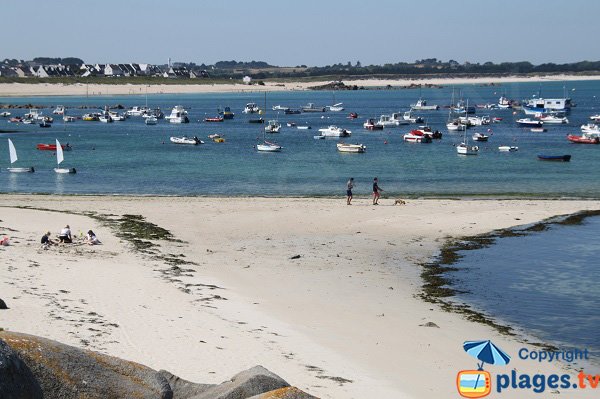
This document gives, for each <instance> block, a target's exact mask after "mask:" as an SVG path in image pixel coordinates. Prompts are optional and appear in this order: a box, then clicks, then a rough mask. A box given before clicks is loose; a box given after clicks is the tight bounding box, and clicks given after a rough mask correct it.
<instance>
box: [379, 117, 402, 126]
mask: <svg viewBox="0 0 600 399" xmlns="http://www.w3.org/2000/svg"><path fill="white" fill-rule="evenodd" d="M377 124H378V125H381V126H383V127H398V126H400V122H398V121H397V120H396V119H392V117H391V116H390V115H381V116H380V117H379V122H377Z"/></svg>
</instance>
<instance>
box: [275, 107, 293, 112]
mask: <svg viewBox="0 0 600 399" xmlns="http://www.w3.org/2000/svg"><path fill="white" fill-rule="evenodd" d="M272 109H273V111H284V112H285V111H289V110H290V107H284V106H283V105H274V106H273V108H272Z"/></svg>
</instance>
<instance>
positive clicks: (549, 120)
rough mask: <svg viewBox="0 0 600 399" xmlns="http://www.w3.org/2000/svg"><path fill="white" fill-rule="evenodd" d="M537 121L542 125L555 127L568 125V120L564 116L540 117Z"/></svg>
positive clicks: (550, 115)
mask: <svg viewBox="0 0 600 399" xmlns="http://www.w3.org/2000/svg"><path fill="white" fill-rule="evenodd" d="M539 120H540V121H542V122H544V123H548V124H555V125H561V124H565V123H569V119H567V117H566V116H562V117H561V116H556V115H552V114H548V115H542V116H540V117H539Z"/></svg>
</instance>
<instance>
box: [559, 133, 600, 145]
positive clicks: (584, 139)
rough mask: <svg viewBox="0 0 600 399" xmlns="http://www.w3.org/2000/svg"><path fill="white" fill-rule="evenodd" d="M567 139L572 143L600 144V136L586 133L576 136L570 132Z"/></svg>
mask: <svg viewBox="0 0 600 399" xmlns="http://www.w3.org/2000/svg"><path fill="white" fill-rule="evenodd" d="M567 140H569V141H570V142H571V143H578V144H600V138H598V137H591V136H585V135H583V136H575V135H573V134H569V135H567Z"/></svg>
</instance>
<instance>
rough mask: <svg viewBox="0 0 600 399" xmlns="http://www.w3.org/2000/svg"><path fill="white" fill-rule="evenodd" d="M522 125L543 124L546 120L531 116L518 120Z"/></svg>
mask: <svg viewBox="0 0 600 399" xmlns="http://www.w3.org/2000/svg"><path fill="white" fill-rule="evenodd" d="M516 122H517V123H518V124H519V125H521V126H538V127H540V126H543V125H544V122H542V121H540V120H536V119H531V118H521V119H517V121H516Z"/></svg>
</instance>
